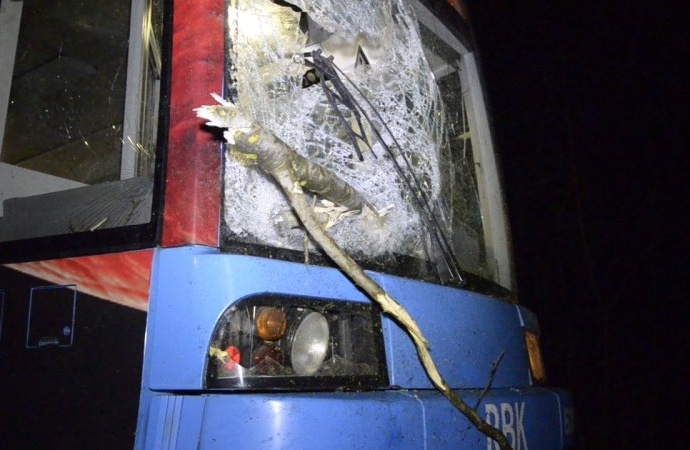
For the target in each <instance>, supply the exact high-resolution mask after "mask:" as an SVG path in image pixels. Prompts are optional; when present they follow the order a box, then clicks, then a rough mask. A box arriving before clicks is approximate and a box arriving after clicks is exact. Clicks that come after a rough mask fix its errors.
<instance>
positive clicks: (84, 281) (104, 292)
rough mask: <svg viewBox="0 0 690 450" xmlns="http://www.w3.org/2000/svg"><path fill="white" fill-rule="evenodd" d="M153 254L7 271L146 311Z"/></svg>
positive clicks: (24, 265) (83, 259) (75, 260)
mask: <svg viewBox="0 0 690 450" xmlns="http://www.w3.org/2000/svg"><path fill="white" fill-rule="evenodd" d="M152 261H153V250H141V251H136V252H128V253H114V254H109V255H96V256H81V257H77V258H66V259H54V260H50V261H37V262H27V263H19V264H7V267H10V268H12V269H15V270H18V271H20V272H22V273H26V274H28V275H31V276H34V277H37V278H40V279H43V280H46V281H48V282H50V283H54V284H75V285H77V290H79V291H80V292H84V293H85V294H89V295H93V296H96V297H100V298H103V299H106V300H110V301H112V302H115V303H119V304H121V305H124V306H129V307H131V308H136V309H140V310H144V311H146V310H147V309H148V306H149V286H150V282H151V263H152Z"/></svg>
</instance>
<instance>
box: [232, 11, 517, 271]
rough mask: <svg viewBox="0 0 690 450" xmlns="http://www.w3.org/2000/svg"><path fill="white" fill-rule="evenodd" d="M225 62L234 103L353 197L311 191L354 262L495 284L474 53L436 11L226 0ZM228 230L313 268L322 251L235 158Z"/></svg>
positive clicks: (239, 240) (265, 181) (271, 189)
mask: <svg viewBox="0 0 690 450" xmlns="http://www.w3.org/2000/svg"><path fill="white" fill-rule="evenodd" d="M422 15H424V17H422ZM457 19H458V20H459V17H458V18H457ZM449 36H450V38H449ZM227 48H228V52H229V54H228V61H229V65H228V68H227V78H228V92H226V95H225V97H226V98H228V99H230V101H231V102H233V103H234V104H235V105H237V107H238V108H239V109H240V110H241V112H242V113H243V114H245V115H246V116H247V117H249V118H250V119H251V121H252V122H255V123H258V124H260V125H261V127H262V129H264V130H268V131H269V132H270V133H272V134H273V135H275V136H276V137H277V138H278V139H279V140H280V141H282V142H283V143H285V144H286V145H287V146H288V147H290V148H291V149H292V150H294V151H295V152H297V154H298V155H299V156H300V158H304V159H305V160H307V161H308V164H315V165H317V166H319V167H320V168H323V169H325V171H326V172H328V173H329V174H331V175H333V177H332V178H333V179H337V180H338V183H340V182H343V183H344V184H345V185H347V186H349V187H351V188H352V190H353V191H355V194H353V195H356V198H357V201H358V202H359V203H357V204H354V203H353V204H348V203H347V202H344V201H339V199H338V195H339V194H338V192H337V191H338V188H336V187H335V185H330V184H329V185H328V186H326V187H325V188H324V187H320V188H318V189H314V188H311V187H310V186H308V185H307V186H303V187H305V188H306V190H309V191H311V193H312V194H313V197H312V199H311V201H312V206H313V208H314V211H315V213H317V216H319V218H320V220H321V222H322V225H323V227H325V228H326V229H327V231H328V232H329V234H331V235H332V236H333V238H334V239H335V240H336V242H338V243H339V244H340V245H341V246H342V247H343V248H344V249H345V250H346V251H347V252H348V253H349V254H350V255H352V256H353V257H354V258H356V259H357V260H358V261H359V262H360V263H361V264H363V265H364V266H365V267H369V268H374V269H381V270H384V271H387V272H394V273H400V274H403V275H406V276H411V277H414V278H423V279H433V280H436V281H441V282H451V283H453V282H458V283H462V282H463V278H464V274H467V273H471V274H475V275H478V276H480V277H482V278H484V279H486V280H491V281H495V282H498V276H497V273H496V272H497V270H496V268H495V266H494V262H492V261H491V260H490V258H488V257H487V251H486V250H487V242H486V238H485V223H484V221H483V211H482V207H483V205H482V199H481V195H480V192H481V189H479V188H478V180H477V175H476V170H477V169H476V167H477V165H478V164H477V163H476V161H475V155H476V152H477V149H476V148H475V146H474V145H473V143H474V141H473V136H474V135H475V134H474V133H473V130H472V127H471V126H470V123H471V119H472V114H471V111H470V112H469V113H468V108H467V99H466V97H465V95H464V94H465V92H467V90H468V87H467V86H465V85H463V70H464V68H463V57H464V56H465V54H467V53H468V51H467V49H466V48H465V47H464V46H463V45H462V44H461V43H460V41H459V40H458V39H457V38H456V37H454V36H452V33H450V32H449V30H448V29H447V28H446V27H444V26H443V25H442V23H441V22H440V21H439V20H438V19H436V18H435V17H433V16H432V15H431V14H430V13H429V12H428V10H426V9H425V8H424V7H423V6H421V5H420V4H418V3H416V2H412V3H410V2H407V1H402V0H393V1H386V2H380V1H372V0H350V1H343V0H338V1H335V0H319V1H303V0H293V1H291V2H290V3H288V2H284V1H271V0H229V3H228V35H227ZM465 78H466V76H465ZM219 100H220V101H221V102H222V101H223V100H222V99H219ZM305 170H306V169H305ZM319 170H321V169H319ZM348 189H349V188H348ZM334 192H335V194H334ZM348 192H349V191H348ZM329 194H330V195H329ZM334 195H335V198H334ZM348 195H349V194H348ZM341 197H342V196H341ZM348 198H349V197H348ZM353 205H354V206H353ZM367 212H368V213H367ZM372 212H373V213H372ZM223 221H224V229H223V233H222V234H223V240H224V245H225V246H226V247H230V248H234V249H235V250H237V248H238V246H239V247H240V248H243V249H244V250H245V251H249V250H248V249H250V248H251V245H252V244H255V245H258V246H261V247H266V246H269V247H271V248H274V249H283V250H293V251H295V253H294V255H302V254H303V255H304V256H299V258H305V259H306V260H307V261H308V260H309V257H310V256H309V254H308V252H306V251H305V249H306V250H311V249H313V244H311V243H310V242H309V239H308V238H307V237H306V234H305V232H304V231H303V230H302V229H301V227H300V224H299V221H298V220H297V219H296V218H295V217H294V215H293V213H292V211H291V208H290V206H289V204H288V203H287V201H286V199H285V196H284V195H283V193H282V192H281V191H280V188H279V187H278V186H277V185H276V184H275V182H273V181H272V180H271V178H270V177H269V176H267V174H266V173H265V172H263V171H261V170H258V169H257V168H256V161H254V160H253V159H252V157H251V155H247V154H245V153H242V152H239V151H236V149H234V148H233V146H232V145H229V146H228V151H227V152H226V159H225V192H224V214H223ZM298 252H299V253H298ZM499 284H500V283H499ZM504 284H505V283H504Z"/></svg>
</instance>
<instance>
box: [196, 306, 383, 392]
mask: <svg viewBox="0 0 690 450" xmlns="http://www.w3.org/2000/svg"><path fill="white" fill-rule="evenodd" d="M206 361H207V363H206V388H209V389H212V388H226V389H285V390H298V389H299V390H303V389H310V390H313V389H316V390H335V389H351V390H364V389H375V388H382V387H386V386H388V372H387V369H386V358H385V353H384V346H383V336H382V333H381V315H380V313H379V311H378V310H377V309H376V308H375V307H374V306H373V305H372V304H369V303H357V302H349V301H341V300H330V299H320V298H310V297H295V296H287V295H275V294H262V295H255V296H251V297H247V298H244V299H242V300H240V301H238V302H236V303H234V304H233V305H231V306H230V307H229V308H228V309H227V310H226V311H225V312H224V313H223V314H222V315H221V317H220V319H219V320H218V323H217V324H216V327H215V329H214V332H213V336H212V337H211V342H210V345H209V348H208V354H207V358H206Z"/></svg>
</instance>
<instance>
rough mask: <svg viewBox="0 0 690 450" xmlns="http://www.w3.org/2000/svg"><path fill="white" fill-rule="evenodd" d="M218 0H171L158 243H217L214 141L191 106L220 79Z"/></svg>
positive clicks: (218, 184) (221, 20) (217, 185)
mask: <svg viewBox="0 0 690 450" xmlns="http://www.w3.org/2000/svg"><path fill="white" fill-rule="evenodd" d="M224 9H225V1H224V0H176V1H175V7H174V17H173V59H172V75H171V77H172V78H171V83H172V85H171V98H170V104H171V110H170V135H169V145H168V162H167V169H166V170H167V180H166V187H165V211H164V214H163V242H162V243H163V246H166V247H169V246H179V245H187V244H201V245H209V246H214V247H215V246H217V245H218V226H219V220H220V202H221V154H220V148H219V142H218V141H214V139H213V136H212V135H211V134H210V133H209V132H208V131H205V130H204V129H203V128H202V125H203V121H201V120H199V119H198V118H197V117H196V114H195V113H194V112H193V109H194V108H196V107H198V106H200V105H203V104H208V103H209V102H210V101H211V97H210V95H209V94H210V93H211V92H220V90H221V88H222V83H223V61H224V56H223V53H224V47H223V42H224V38H223V33H224V31H223V30H224V26H223V25H224V18H225V15H224Z"/></svg>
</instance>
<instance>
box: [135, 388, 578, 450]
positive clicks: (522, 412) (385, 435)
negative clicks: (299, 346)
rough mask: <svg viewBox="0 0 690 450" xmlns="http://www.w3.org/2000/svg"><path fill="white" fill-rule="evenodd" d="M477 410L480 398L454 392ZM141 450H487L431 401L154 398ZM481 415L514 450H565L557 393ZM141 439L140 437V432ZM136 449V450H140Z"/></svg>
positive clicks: (494, 400)
mask: <svg viewBox="0 0 690 450" xmlns="http://www.w3.org/2000/svg"><path fill="white" fill-rule="evenodd" d="M460 393H461V394H462V395H463V397H464V399H465V400H466V401H467V402H468V403H469V404H471V405H474V404H475V402H476V400H477V396H478V395H479V393H480V391H467V392H460ZM149 408H150V409H149V413H148V419H147V423H146V429H147V432H146V433H145V434H146V437H145V442H144V441H143V440H142V441H140V442H139V446H140V447H141V448H146V449H190V448H201V449H228V448H237V449H326V448H327V449H446V448H447V449H493V448H498V446H496V445H495V444H494V443H493V442H489V441H488V440H487V438H486V437H485V436H484V435H482V434H480V433H479V432H478V431H477V430H475V429H474V428H473V427H472V426H471V425H470V424H469V422H467V420H466V419H465V418H464V417H463V416H462V415H461V414H460V413H459V412H458V411H456V410H454V409H453V407H452V406H451V405H450V403H448V401H447V400H446V399H445V398H443V397H441V396H440V395H439V394H438V393H437V392H435V391H427V390H425V391H405V390H399V391H385V392H367V393H300V394H284V393H281V394H250V395H247V394H219V395H167V394H160V395H158V394H154V395H152V397H151V402H150V406H149ZM478 411H479V412H480V413H481V414H482V415H483V416H484V417H485V418H486V420H487V421H488V422H489V423H491V424H492V425H494V426H496V427H498V428H499V429H501V430H502V431H503V433H504V434H505V435H506V436H507V438H508V442H509V443H510V444H511V446H512V448H513V449H516V450H517V449H521V450H526V449H532V450H535V449H557V448H567V447H569V446H570V445H572V442H571V437H570V436H568V435H567V434H566V432H565V431H566V430H569V429H572V427H571V426H570V424H569V423H568V421H569V420H571V419H570V414H571V411H572V409H571V406H570V398H569V396H568V395H567V394H565V393H563V392H558V391H554V390H547V389H539V388H528V389H520V390H510V389H496V390H491V391H490V393H489V394H488V395H487V396H486V397H484V399H483V401H482V403H481V404H480V406H479V409H478ZM141 431H143V430H141ZM142 444H143V447H142Z"/></svg>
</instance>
